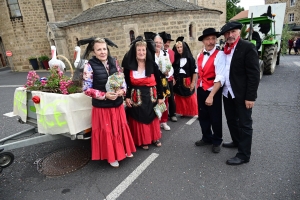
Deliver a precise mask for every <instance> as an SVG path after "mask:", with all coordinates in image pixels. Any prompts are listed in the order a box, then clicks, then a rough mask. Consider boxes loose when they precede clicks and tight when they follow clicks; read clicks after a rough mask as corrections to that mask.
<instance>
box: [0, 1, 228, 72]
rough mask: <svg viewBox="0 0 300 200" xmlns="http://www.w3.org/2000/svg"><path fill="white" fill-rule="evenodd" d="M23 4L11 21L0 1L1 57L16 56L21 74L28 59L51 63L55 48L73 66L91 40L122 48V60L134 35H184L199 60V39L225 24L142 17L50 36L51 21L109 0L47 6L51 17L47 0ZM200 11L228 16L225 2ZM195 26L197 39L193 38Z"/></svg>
mask: <svg viewBox="0 0 300 200" xmlns="http://www.w3.org/2000/svg"><path fill="white" fill-rule="evenodd" d="M18 2H19V6H20V10H21V13H22V18H15V19H10V15H9V10H8V7H7V0H0V11H1V12H0V21H1V23H0V37H1V39H2V43H3V46H4V50H3V51H1V49H0V51H1V54H2V56H5V51H7V50H10V51H12V52H13V56H12V59H11V60H12V63H13V65H14V67H15V68H16V69H17V70H28V69H30V64H29V62H28V57H31V56H36V57H39V56H41V55H47V56H49V57H50V56H51V54H50V44H52V45H56V46H57V53H58V54H61V55H65V56H67V57H68V58H69V59H70V60H71V62H72V60H73V59H72V58H71V55H73V51H74V47H75V46H76V39H83V38H87V37H90V36H101V37H104V36H105V37H108V38H111V39H112V40H113V41H114V42H115V43H116V44H117V45H118V46H119V49H115V48H111V51H112V54H113V55H114V56H117V57H118V59H122V58H123V55H124V54H125V52H126V51H127V50H128V46H129V43H130V39H129V31H130V30H133V31H134V32H135V37H136V36H138V35H142V34H143V32H144V31H153V32H160V31H164V30H165V31H167V32H169V33H171V34H172V37H173V38H175V39H176V38H177V37H178V36H181V35H183V36H184V37H185V41H186V42H187V43H188V44H189V45H190V46H191V49H192V50H193V54H194V55H196V54H197V53H198V51H199V48H202V45H201V43H200V42H198V40H197V39H198V37H199V36H200V35H201V34H202V31H203V29H204V28H207V27H215V28H216V29H219V28H220V27H221V26H222V25H223V24H224V23H225V17H224V19H222V20H223V21H222V20H221V21H220V20H219V18H220V13H219V12H217V11H216V12H215V11H198V12H196V11H193V12H175V13H160V14H157V15H155V16H154V15H140V16H134V17H125V18H116V19H112V20H110V19H109V20H102V21H98V22H91V23H86V24H82V25H77V26H72V27H68V28H66V30H57V31H56V33H55V34H54V33H53V35H51V33H49V32H47V17H46V16H47V15H48V19H49V22H57V21H64V20H68V19H71V18H73V17H75V16H77V15H78V14H80V13H81V12H82V10H84V8H86V9H88V8H90V7H93V6H94V5H97V4H100V3H105V0H44V2H45V7H46V10H47V15H46V12H45V9H44V6H43V3H42V2H43V1H42V0H27V1H23V0H22V1H21V0H19V1H18ZM190 2H191V3H193V1H190ZM216 2H217V0H216ZM223 4H224V5H223ZM198 5H199V6H203V7H207V8H211V9H216V10H221V11H223V12H224V9H226V1H225V0H222V3H220V2H219V1H218V4H217V3H215V4H212V1H210V0H198ZM222 5H223V6H222ZM222 16H225V15H224V13H223V14H222V15H221V18H222ZM144 17H145V18H144ZM190 25H192V34H193V37H189V26H190ZM94 26H95V27H94ZM99 30H101V31H99ZM102 30H103V31H102ZM103 33H105V34H103ZM99 34H100V35H99ZM48 38H50V39H51V40H48Z"/></svg>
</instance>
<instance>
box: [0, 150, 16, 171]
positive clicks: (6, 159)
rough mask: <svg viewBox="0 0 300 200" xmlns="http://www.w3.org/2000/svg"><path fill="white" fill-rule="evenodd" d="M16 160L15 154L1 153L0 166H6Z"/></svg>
mask: <svg viewBox="0 0 300 200" xmlns="http://www.w3.org/2000/svg"><path fill="white" fill-rule="evenodd" d="M13 162H14V154H12V153H10V152H2V153H0V167H1V168H5V167H8V166H9V165H11V164H12V163H13Z"/></svg>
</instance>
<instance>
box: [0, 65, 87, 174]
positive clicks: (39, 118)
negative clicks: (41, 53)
mask: <svg viewBox="0 0 300 200" xmlns="http://www.w3.org/2000/svg"><path fill="white" fill-rule="evenodd" d="M70 67H72V66H71V65H70ZM71 72H72V71H71ZM71 76H73V73H71ZM70 90H72V92H70ZM13 103H14V104H13V114H14V115H16V116H18V122H19V123H21V124H28V125H30V126H31V128H28V129H27V130H24V131H21V132H18V133H15V134H13V135H10V136H8V137H6V138H3V139H1V140H0V152H1V153H0V172H1V171H2V168H5V167H8V166H9V165H10V164H11V163H12V162H13V160H14V155H13V154H12V153H10V152H7V151H9V150H12V149H17V148H21V147H26V146H30V145H34V144H39V143H43V142H48V141H52V140H57V139H60V138H63V137H69V138H71V139H72V140H75V139H85V140H86V139H90V132H91V110H92V103H91V98H90V97H88V96H86V95H85V94H84V93H82V92H81V87H80V86H79V85H74V84H73V81H72V79H71V78H70V77H67V76H65V75H64V74H63V72H62V71H61V70H60V69H59V68H54V69H52V70H51V71H50V75H49V77H48V78H46V77H39V76H38V75H37V74H36V73H35V71H30V72H29V73H28V76H27V83H26V85H25V87H19V88H16V89H15V92H14V102H13Z"/></svg>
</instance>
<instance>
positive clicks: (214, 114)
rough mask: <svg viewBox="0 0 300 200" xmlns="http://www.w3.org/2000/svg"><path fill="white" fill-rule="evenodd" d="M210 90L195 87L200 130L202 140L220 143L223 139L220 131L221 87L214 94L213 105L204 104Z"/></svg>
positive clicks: (215, 143)
mask: <svg viewBox="0 0 300 200" xmlns="http://www.w3.org/2000/svg"><path fill="white" fill-rule="evenodd" d="M209 94H210V91H204V90H203V89H202V87H198V89H197V100H198V116H199V123H200V127H201V131H202V140H203V141H204V142H207V143H212V144H214V145H220V144H221V143H222V141H223V139H222V136H223V131H222V89H219V91H218V92H217V93H216V94H215V96H214V99H213V105H212V106H207V105H205V100H206V98H207V97H208V95H209Z"/></svg>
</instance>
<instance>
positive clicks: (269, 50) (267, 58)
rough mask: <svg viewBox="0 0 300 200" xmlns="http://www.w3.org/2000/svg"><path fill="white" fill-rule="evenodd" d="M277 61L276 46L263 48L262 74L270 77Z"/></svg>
mask: <svg viewBox="0 0 300 200" xmlns="http://www.w3.org/2000/svg"><path fill="white" fill-rule="evenodd" d="M276 60H277V44H272V45H268V46H265V52H264V55H263V61H264V74H267V75H271V74H273V73H274V71H275V67H276Z"/></svg>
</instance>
